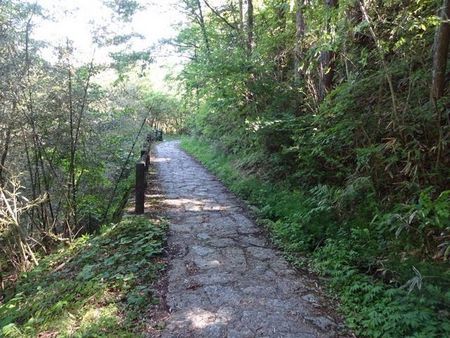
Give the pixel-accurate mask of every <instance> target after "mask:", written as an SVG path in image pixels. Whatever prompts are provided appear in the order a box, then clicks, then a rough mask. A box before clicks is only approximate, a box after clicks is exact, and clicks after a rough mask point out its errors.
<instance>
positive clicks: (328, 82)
mask: <svg viewBox="0 0 450 338" xmlns="http://www.w3.org/2000/svg"><path fill="white" fill-rule="evenodd" d="M325 5H326V6H327V7H328V8H329V11H330V12H331V11H332V10H334V8H336V7H337V6H338V0H325ZM329 17H330V16H328V18H327V28H326V29H327V30H328V31H329V30H330V27H329V25H330V22H329ZM335 57H336V55H335V53H334V51H332V50H326V51H323V52H321V53H320V60H319V63H320V69H319V72H320V75H319V76H320V80H319V100H320V101H321V100H323V98H324V97H325V95H326V94H327V93H328V92H329V91H330V89H331V87H332V85H333V77H334V68H335V64H334V63H335Z"/></svg>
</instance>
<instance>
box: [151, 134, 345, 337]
mask: <svg viewBox="0 0 450 338" xmlns="http://www.w3.org/2000/svg"><path fill="white" fill-rule="evenodd" d="M153 161H154V163H156V166H157V168H158V176H159V180H160V182H161V185H162V189H163V191H164V193H165V197H164V203H165V204H166V207H167V216H168V218H169V221H170V230H169V239H168V246H169V251H170V252H171V254H170V256H171V257H170V264H169V268H168V269H169V271H168V290H167V295H166V302H167V306H168V307H169V309H170V316H169V318H168V320H167V323H166V326H165V329H164V330H163V331H162V336H163V337H337V336H339V334H338V333H337V332H338V327H340V325H338V323H337V321H336V320H335V319H333V317H331V316H330V315H329V314H328V313H330V311H329V310H328V311H327V309H326V308H324V307H323V306H321V303H322V302H321V298H320V296H318V295H317V294H316V292H315V291H314V287H311V286H310V285H309V284H310V282H309V281H308V278H307V277H302V276H301V275H299V274H298V272H296V271H294V270H293V269H292V268H290V266H289V265H288V263H287V262H286V261H285V259H284V258H283V257H282V256H281V254H280V253H279V252H277V251H276V250H275V249H273V248H272V247H271V246H270V245H269V244H268V243H267V240H266V238H265V235H264V234H263V233H262V231H261V228H260V227H258V226H257V225H255V224H254V223H253V222H252V221H251V220H250V219H249V218H248V217H247V216H246V213H245V210H244V208H243V207H241V204H240V203H239V201H238V200H237V198H236V197H235V196H234V195H233V194H232V193H230V192H229V191H228V190H227V189H226V188H225V187H224V186H223V185H222V184H221V183H220V182H219V181H218V180H217V179H216V178H215V177H214V176H213V175H211V174H210V173H209V172H208V171H207V170H206V169H205V168H203V167H202V166H201V165H200V164H199V163H197V162H196V161H195V160H193V159H192V158H191V157H190V156H188V155H187V154H186V153H184V151H182V150H181V149H180V148H179V144H178V142H177V141H171V142H164V143H160V144H159V145H157V147H156V149H155V157H154V158H153Z"/></svg>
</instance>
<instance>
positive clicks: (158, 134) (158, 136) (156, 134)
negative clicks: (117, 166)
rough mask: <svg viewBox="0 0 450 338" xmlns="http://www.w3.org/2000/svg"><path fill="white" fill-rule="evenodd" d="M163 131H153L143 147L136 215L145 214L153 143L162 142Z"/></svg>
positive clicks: (135, 207)
mask: <svg viewBox="0 0 450 338" xmlns="http://www.w3.org/2000/svg"><path fill="white" fill-rule="evenodd" d="M162 140H163V132H162V130H153V131H152V132H150V133H149V134H148V135H147V138H146V140H145V142H144V144H143V145H142V150H141V157H140V158H139V160H138V161H137V162H136V185H135V205H134V211H135V213H136V214H143V213H144V209H145V207H144V205H145V190H146V189H147V173H148V168H149V166H150V150H151V146H152V142H155V141H162Z"/></svg>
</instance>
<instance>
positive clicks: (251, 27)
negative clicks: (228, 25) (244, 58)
mask: <svg viewBox="0 0 450 338" xmlns="http://www.w3.org/2000/svg"><path fill="white" fill-rule="evenodd" d="M253 11H254V8H253V0H247V52H248V55H251V54H252V51H253V47H254V37H253V30H254V13H253Z"/></svg>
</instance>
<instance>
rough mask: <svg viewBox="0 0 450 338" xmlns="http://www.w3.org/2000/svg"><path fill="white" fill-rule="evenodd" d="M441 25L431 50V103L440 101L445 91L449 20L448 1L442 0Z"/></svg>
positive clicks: (449, 32)
mask: <svg viewBox="0 0 450 338" xmlns="http://www.w3.org/2000/svg"><path fill="white" fill-rule="evenodd" d="M439 16H440V19H441V24H440V26H439V28H438V29H437V31H436V36H435V39H434V48H433V74H432V83H431V98H432V100H433V101H435V100H438V99H440V98H441V97H442V96H443V95H444V90H445V72H446V68H447V60H448V57H449V55H448V51H449V48H448V47H449V40H450V24H449V22H448V20H449V18H450V7H449V0H444V1H443V4H442V7H441V10H440V15H439Z"/></svg>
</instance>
